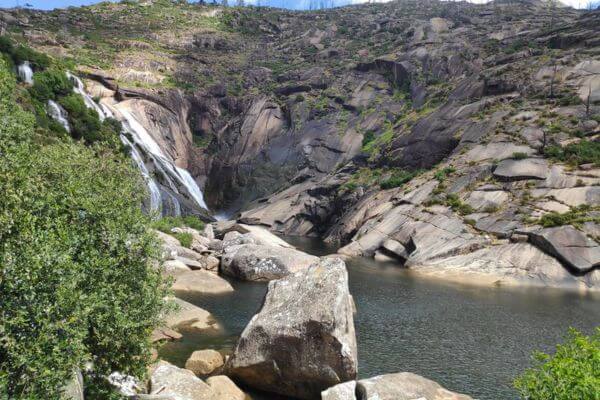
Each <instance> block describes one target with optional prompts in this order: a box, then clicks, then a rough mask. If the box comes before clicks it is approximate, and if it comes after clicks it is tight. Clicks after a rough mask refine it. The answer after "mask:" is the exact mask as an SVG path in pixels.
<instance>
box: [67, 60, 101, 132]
mask: <svg viewBox="0 0 600 400" xmlns="http://www.w3.org/2000/svg"><path fill="white" fill-rule="evenodd" d="M67 77H68V78H69V79H71V80H72V81H73V83H74V84H75V87H74V88H73V91H74V92H75V93H77V94H79V95H80V96H81V97H83V102H84V103H85V105H86V107H87V108H91V109H92V110H95V111H96V112H97V113H98V116H99V117H100V121H104V119H106V117H107V115H106V112H105V110H103V109H102V108H101V107H100V106H99V105H98V103H96V102H95V101H94V99H93V98H92V96H90V95H89V94H88V92H86V91H85V86H84V84H83V82H82V81H81V79H79V78H78V77H77V76H75V75H73V74H71V73H70V72H67Z"/></svg>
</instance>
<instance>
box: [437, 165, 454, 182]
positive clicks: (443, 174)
mask: <svg viewBox="0 0 600 400" xmlns="http://www.w3.org/2000/svg"><path fill="white" fill-rule="evenodd" d="M454 172H456V169H455V168H454V167H446V168H444V169H441V170H439V171H437V172H436V173H435V175H434V176H433V177H434V178H435V179H437V180H438V181H439V182H444V181H445V180H446V178H447V177H448V175H450V174H453V173H454Z"/></svg>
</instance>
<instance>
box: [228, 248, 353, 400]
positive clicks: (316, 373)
mask: <svg viewBox="0 0 600 400" xmlns="http://www.w3.org/2000/svg"><path fill="white" fill-rule="evenodd" d="M225 371H226V373H227V374H228V375H229V376H231V377H232V378H234V379H237V380H239V381H240V382H243V383H245V384H247V385H248V386H252V387H254V388H257V389H260V390H264V391H268V392H274V393H279V394H282V395H285V396H292V397H298V398H304V399H310V398H315V397H318V396H319V394H320V393H321V391H322V390H324V389H327V388H328V387H330V386H333V385H336V384H338V383H341V382H345V381H348V380H352V379H354V378H355V377H356V371H357V353H356V336H355V332H354V319H353V315H352V302H351V298H350V293H349V290H348V273H347V272H346V267H345V264H344V262H343V261H342V260H341V259H338V258H324V259H322V260H321V261H320V262H319V263H317V264H314V265H312V266H310V267H308V268H306V269H304V270H302V271H300V272H298V273H296V274H293V275H290V276H288V277H286V278H283V279H280V280H277V281H271V282H270V283H269V289H268V292H267V295H266V298H265V301H264V304H263V306H262V309H261V310H260V312H259V313H258V314H256V315H255V316H254V317H253V318H252V320H251V321H250V323H249V324H248V326H247V327H246V329H245V330H244V332H243V333H242V335H241V338H240V340H239V342H238V344H237V346H236V348H235V351H234V353H233V355H232V356H231V358H229V360H228V362H227V363H226V365H225Z"/></svg>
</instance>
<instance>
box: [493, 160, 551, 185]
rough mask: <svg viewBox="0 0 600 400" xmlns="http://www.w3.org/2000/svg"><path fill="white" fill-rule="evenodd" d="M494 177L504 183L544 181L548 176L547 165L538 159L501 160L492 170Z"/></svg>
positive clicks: (544, 161)
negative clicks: (529, 180) (531, 180)
mask: <svg viewBox="0 0 600 400" xmlns="http://www.w3.org/2000/svg"><path fill="white" fill-rule="evenodd" d="M494 176H496V178H498V179H500V180H504V181H519V180H527V179H546V177H547V176H548V164H547V162H546V160H544V159H540V158H526V159H524V160H515V159H508V160H503V161H501V162H500V164H498V166H497V167H496V169H495V170H494Z"/></svg>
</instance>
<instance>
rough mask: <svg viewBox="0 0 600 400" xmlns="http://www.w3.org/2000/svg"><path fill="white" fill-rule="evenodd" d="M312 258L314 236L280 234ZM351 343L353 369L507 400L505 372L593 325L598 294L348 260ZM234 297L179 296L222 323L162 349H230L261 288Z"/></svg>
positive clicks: (599, 309)
mask: <svg viewBox="0 0 600 400" xmlns="http://www.w3.org/2000/svg"><path fill="white" fill-rule="evenodd" d="M286 240H288V241H289V242H291V243H292V244H294V245H296V246H298V247H299V248H302V249H304V250H305V251H308V252H310V253H313V254H315V255H324V254H328V253H330V252H332V248H331V247H329V248H328V247H327V246H326V245H324V244H323V243H322V242H320V241H318V240H315V239H305V238H286ZM348 272H349V277H350V291H351V293H352V295H353V296H354V300H355V302H356V305H357V309H358V314H357V315H356V316H355V324H356V332H357V339H358V347H359V349H358V350H359V375H360V377H370V376H374V375H378V374H382V373H391V372H398V371H411V372H414V373H417V374H420V375H423V376H426V377H428V378H431V379H434V380H436V381H438V382H440V383H441V384H442V385H444V386H446V387H448V388H449V389H452V390H456V391H459V392H463V393H467V394H470V395H471V396H473V397H476V398H479V399H489V400H492V399H493V400H497V399H513V398H517V395H516V392H515V391H514V390H513V389H512V388H511V386H512V385H511V382H512V380H513V379H514V377H515V376H516V375H517V374H518V373H519V372H520V371H522V370H523V369H524V368H526V367H527V366H528V365H529V361H530V354H531V352H532V351H533V350H536V349H537V350H543V351H551V350H552V349H553V348H554V346H555V344H556V343H558V342H559V341H561V339H562V337H563V335H564V334H565V333H566V332H567V329H568V327H569V326H573V327H576V328H578V329H580V330H582V331H584V332H586V333H591V331H592V330H593V328H594V327H595V326H597V325H599V324H600V298H599V297H598V295H592V294H586V295H583V294H580V293H576V292H566V291H562V290H553V289H540V288H510V289H509V288H493V287H478V286H465V285H461V284H455V283H446V282H442V281H437V280H430V279H426V278H423V277H422V276H419V275H417V274H414V273H412V272H411V271H408V270H404V269H400V268H398V267H397V266H394V265H385V264H380V263H376V262H375V261H373V260H370V259H358V260H353V261H350V262H348ZM233 285H234V287H235V289H236V291H235V292H234V293H233V294H228V295H224V296H211V297H196V298H194V297H191V298H187V299H185V300H188V301H191V302H192V303H194V304H197V305H198V306H200V307H202V308H205V309H207V310H209V311H210V312H211V313H213V315H214V316H215V317H216V318H217V319H218V320H219V321H220V322H221V323H222V325H223V326H224V329H225V332H224V333H223V334H221V335H219V336H216V337H215V336H207V335H201V336H196V337H194V336H188V337H186V338H185V339H184V340H183V341H182V342H178V343H172V344H169V345H167V346H166V347H165V348H164V349H163V350H162V351H161V353H162V354H163V355H164V356H168V358H170V359H172V360H173V361H174V362H176V363H178V364H179V365H182V364H183V363H185V359H186V358H187V356H189V354H191V352H192V351H193V350H197V349H201V348H214V349H217V350H220V351H222V352H224V353H227V352H230V351H231V348H232V347H233V346H234V345H235V342H236V340H237V336H238V335H239V334H240V333H241V331H242V330H243V329H244V327H245V326H246V324H247V322H248V321H249V320H250V318H251V317H252V316H253V315H254V313H255V312H256V311H257V310H258V309H259V308H260V306H261V303H262V300H263V298H264V294H265V291H266V286H265V285H264V284H253V283H242V282H233Z"/></svg>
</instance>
